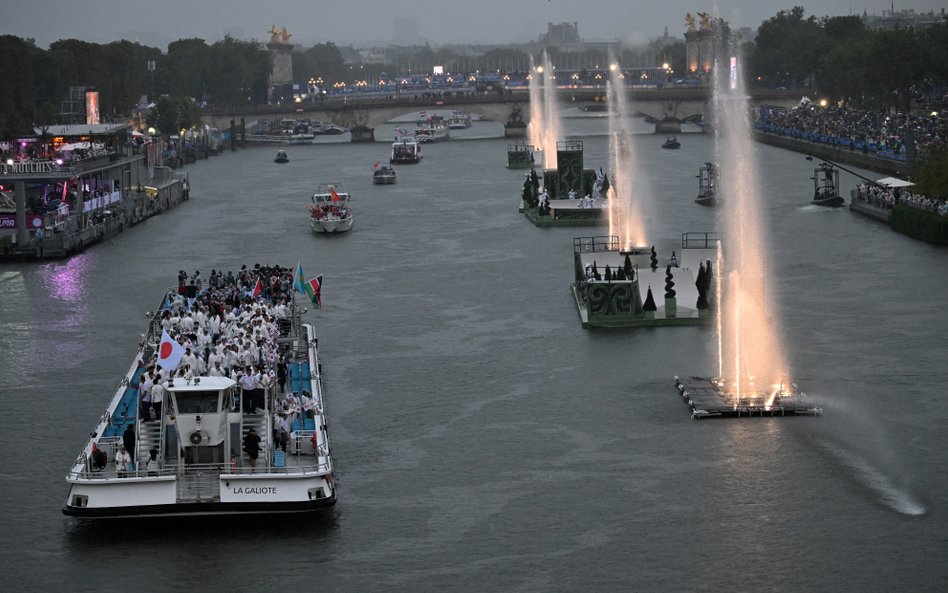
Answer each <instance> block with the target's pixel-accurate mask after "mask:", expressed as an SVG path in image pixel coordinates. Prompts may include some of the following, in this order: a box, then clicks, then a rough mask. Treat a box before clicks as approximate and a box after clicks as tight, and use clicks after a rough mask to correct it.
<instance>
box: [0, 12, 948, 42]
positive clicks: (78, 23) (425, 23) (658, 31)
mask: <svg viewBox="0 0 948 593" xmlns="http://www.w3.org/2000/svg"><path fill="white" fill-rule="evenodd" d="M321 4H322V3H321ZM715 4H716V3H715V2H714V0H711V1H705V2H702V1H700V0H687V1H686V0H667V1H665V2H662V3H650V2H634V1H629V0H589V1H588V2H585V3H583V4H582V6H580V5H578V3H576V2H575V1H567V0H520V2H517V3H510V2H507V1H505V0H479V1H478V2H457V1H454V0H449V1H448V2H443V1H441V2H438V1H435V0H401V2H399V3H398V5H397V6H398V10H391V8H390V7H386V8H387V10H380V7H379V3H378V2H377V0H374V1H370V0H349V1H348V2H346V3H340V4H339V5H338V6H335V7H329V6H328V5H317V4H315V3H312V2H307V1H306V0H275V1H274V2H271V3H261V2H251V1H248V0H230V1H228V2H222V1H219V0H204V1H202V2H189V1H185V0H165V1H164V2H160V3H159V2H146V1H143V0H126V1H124V2H121V3H115V2H111V1H108V0H84V1H83V2H82V3H81V8H80V5H77V4H67V3H65V2H62V1H61V0H34V1H33V2H30V3H26V4H21V5H19V6H18V7H17V10H16V11H5V14H4V19H3V20H2V22H0V34H4V35H15V36H17V37H22V38H32V39H35V40H36V43H37V45H38V46H40V47H44V48H45V47H48V46H49V44H50V43H52V42H54V41H57V40H59V39H80V40H83V41H90V42H94V43H109V42H112V41H117V40H120V39H128V40H131V41H138V42H140V43H142V44H143V45H149V46H153V47H159V48H161V49H162V50H166V49H167V45H168V43H170V42H172V41H176V40H178V39H185V38H193V37H198V38H202V39H205V40H206V41H208V42H209V43H212V42H214V41H217V40H219V39H222V38H223V37H224V35H231V36H232V37H235V38H238V39H256V40H258V41H267V40H269V31H270V27H271V26H273V25H276V26H277V27H278V28H283V27H286V28H287V30H288V31H289V32H290V33H291V34H292V35H293V37H292V39H291V41H292V42H293V43H294V44H297V45H301V46H303V47H310V46H312V45H314V44H317V43H325V42H333V43H335V44H337V45H357V46H366V45H390V44H393V43H396V42H398V43H402V44H404V43H405V42H406V41H409V40H410V39H411V38H412V37H414V38H415V43H419V44H424V43H430V44H431V45H447V44H483V45H501V44H511V43H526V42H531V41H536V40H537V38H538V36H539V35H540V34H542V33H545V32H546V29H547V23H560V22H570V23H572V22H576V23H577V24H578V29H579V35H580V36H581V37H582V38H583V39H584V40H595V41H606V40H609V41H622V42H625V43H627V44H629V45H637V44H641V43H644V42H646V41H647V40H648V39H651V38H655V37H658V36H661V35H662V33H663V32H664V30H665V27H667V28H668V34H669V35H670V36H672V37H680V36H681V35H682V34H683V33H684V31H685V29H686V27H685V20H684V17H685V14H686V13H688V12H690V13H692V14H695V13H697V12H702V11H706V12H709V13H711V14H712V15H714V16H720V17H722V18H724V19H725V20H727V21H728V23H730V24H731V26H732V27H735V28H736V27H752V28H753V29H756V28H757V27H758V26H760V24H761V22H763V21H764V20H766V19H769V18H770V17H772V16H774V15H775V14H776V13H777V12H778V11H780V10H789V9H791V8H792V7H794V6H797V5H798V6H802V7H803V8H804V9H805V10H806V14H807V15H814V16H817V17H821V16H826V15H829V16H837V15H849V14H853V15H862V14H863V11H866V12H868V13H869V14H876V15H881V14H882V13H883V11H889V10H891V9H892V8H893V7H894V9H895V10H896V11H897V12H898V11H902V10H914V11H915V12H925V13H927V12H929V11H935V12H936V13H941V12H942V11H943V10H944V8H945V7H946V3H945V0H912V1H910V2H904V1H903V2H892V1H891V0H818V1H814V0H755V1H750V0H730V1H729V0H721V1H720V2H717V6H718V7H719V9H718V10H715ZM411 22H414V23H416V29H415V31H409V32H406V31H404V30H402V29H403V28H404V27H405V26H409V28H411V25H410V24H409V23H411ZM397 24H400V26H396V25H397Z"/></svg>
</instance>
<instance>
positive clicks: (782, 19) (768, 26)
mask: <svg viewBox="0 0 948 593" xmlns="http://www.w3.org/2000/svg"><path fill="white" fill-rule="evenodd" d="M804 12H805V11H804V9H803V7H801V6H794V7H793V8H791V9H790V10H781V11H780V12H778V13H777V14H776V15H775V16H773V17H771V18H769V19H768V20H766V21H764V22H763V23H761V25H760V28H759V29H758V30H757V38H756V39H755V43H756V49H755V51H754V57H753V63H752V64H751V71H752V72H753V74H754V75H755V76H761V77H766V78H767V79H768V80H771V81H772V82H774V83H776V84H777V85H783V86H787V87H796V86H800V85H803V83H804V81H806V80H807V79H808V78H809V77H810V76H811V75H812V74H813V69H814V67H815V65H816V64H817V62H818V58H819V56H820V52H821V51H822V49H823V47H822V43H821V41H822V39H823V33H822V30H821V27H820V22H819V21H818V20H817V18H816V17H814V16H810V17H807V18H804Z"/></svg>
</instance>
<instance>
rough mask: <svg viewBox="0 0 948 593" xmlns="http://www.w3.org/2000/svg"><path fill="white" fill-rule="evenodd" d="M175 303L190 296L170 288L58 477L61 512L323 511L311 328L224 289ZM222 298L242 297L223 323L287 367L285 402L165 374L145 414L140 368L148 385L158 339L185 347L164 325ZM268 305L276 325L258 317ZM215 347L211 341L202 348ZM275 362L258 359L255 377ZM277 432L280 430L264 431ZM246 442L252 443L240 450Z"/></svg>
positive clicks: (328, 496) (330, 490)
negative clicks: (254, 338) (168, 336)
mask: <svg viewBox="0 0 948 593" xmlns="http://www.w3.org/2000/svg"><path fill="white" fill-rule="evenodd" d="M185 294H186V295H188V296H190V295H192V294H193V295H196V297H197V299H196V301H195V300H193V299H190V298H185V295H182V294H180V293H179V291H177V290H171V291H169V292H168V293H167V294H166V295H165V298H164V299H162V303H161V306H160V308H159V310H158V311H157V312H156V313H155V314H154V315H153V316H152V317H151V321H150V323H149V326H148V331H147V334H146V335H145V338H144V339H143V340H142V342H141V345H140V347H139V350H138V352H137V353H136V355H135V358H134V360H133V361H132V364H131V366H130V367H129V368H128V371H127V372H126V373H125V377H124V378H123V380H122V382H121V383H120V385H119V386H118V388H117V389H116V391H115V393H114V394H113V396H112V399H111V401H110V402H109V404H108V407H107V408H106V410H105V412H103V414H102V416H101V418H100V419H99V421H98V424H97V425H96V427H95V429H94V430H93V431H92V435H91V437H90V438H89V440H88V441H87V442H86V444H85V445H84V446H83V448H82V451H81V452H80V453H79V456H78V457H77V458H76V461H75V463H74V464H73V466H72V469H71V470H70V471H69V473H68V475H67V476H66V481H67V482H68V484H69V494H68V496H67V498H66V502H65V504H64V506H63V512H64V513H65V514H66V515H73V516H77V517H88V518H114V517H147V516H163V515H226V514H244V513H287V512H304V511H315V510H319V509H323V508H326V507H330V506H332V505H333V504H335V502H336V488H335V484H334V482H333V464H332V459H331V457H330V450H329V433H328V431H327V420H326V415H325V400H324V393H323V388H322V382H321V380H320V366H319V358H318V352H317V340H316V336H315V332H314V329H313V326H312V325H309V324H305V323H301V321H300V309H299V306H298V305H295V304H293V305H291V306H289V307H286V306H285V305H274V304H273V303H272V302H271V301H270V300H269V299H267V298H263V296H262V295H261V296H260V297H247V296H245V294H244V292H243V289H241V288H238V287H236V286H230V287H226V286H225V287H224V288H223V289H215V290H213V291H196V290H195V291H193V292H190V293H185ZM225 294H226V295H228V296H226V297H225V296H224V295H225ZM235 295H236V296H235ZM225 299H234V300H235V302H236V300H238V299H245V300H244V304H243V305H241V306H240V307H239V310H238V313H237V315H236V317H231V316H230V315H228V317H227V318H225V321H224V323H225V324H232V323H235V324H237V325H236V327H242V326H240V323H241V322H243V321H246V323H247V324H248V326H249V325H252V326H253V327H255V328H261V327H262V328H263V330H262V332H261V333H260V336H261V339H262V340H263V342H264V343H266V346H265V347H264V348H265V349H266V350H267V352H270V353H273V354H276V355H280V356H283V357H284V359H285V360H287V361H289V362H287V363H286V366H285V367H284V368H285V369H287V370H288V375H287V380H288V381H287V385H286V387H285V389H286V393H287V395H284V394H282V393H280V389H279V386H278V382H277V381H273V382H272V383H270V384H269V386H268V387H265V388H260V389H257V390H255V391H253V392H251V391H248V390H244V391H243V394H242V393H241V391H242V390H241V386H240V384H238V382H237V381H235V380H234V379H233V378H229V377H227V376H191V375H190V374H186V375H185V376H177V377H174V378H170V379H169V378H168V375H169V374H170V372H167V371H162V372H163V380H161V381H160V382H161V383H162V384H164V385H166V387H165V395H164V398H163V402H162V404H161V405H160V406H158V407H157V411H156V408H155V407H152V406H148V407H146V406H145V405H143V404H141V403H140V402H139V394H138V388H139V385H140V378H141V377H142V376H143V375H144V374H145V373H146V371H148V372H149V377H150V376H151V375H150V373H151V372H152V371H153V370H154V363H155V361H156V360H157V361H158V362H159V365H160V361H161V358H162V356H164V355H165V354H166V348H167V347H166V346H165V344H166V343H165V342H164V341H163V340H162V336H163V330H165V329H167V330H170V331H171V332H172V333H174V332H175V331H176V330H178V331H179V332H180V333H179V334H178V335H179V338H178V339H179V340H186V335H187V334H186V330H185V329H184V328H183V326H182V325H177V326H175V324H174V323H173V322H172V323H168V320H169V317H171V318H173V317H177V316H179V315H182V319H183V312H184V311H191V312H194V311H195V309H196V308H199V310H200V311H202V312H203V311H213V310H214V308H215V307H219V306H220V303H226V302H230V301H228V300H225ZM195 302H196V303H199V304H200V305H199V307H195V305H194V303H195ZM212 303H217V304H216V305H215V304H212ZM228 307H229V305H228ZM276 307H281V309H280V311H281V312H282V314H283V315H284V316H283V317H282V318H280V316H273V317H271V316H270V314H271V313H275V311H276ZM264 312H267V314H266V315H264V314H263V313H264ZM195 314H196V313H195ZM182 323H183V322H182ZM223 342H224V339H223V338H221V339H220V340H218V343H219V344H220V345H221V346H223V345H224V344H223ZM216 346H217V344H215V343H214V342H211V350H212V351H213V350H214V349H215V348H216ZM278 361H279V358H277V356H271V357H270V360H269V361H267V360H266V358H264V362H263V365H261V366H262V368H264V369H265V371H264V372H267V371H272V370H273V369H274V366H275V364H280V363H279V362H278ZM242 365H243V363H242V362H240V363H237V364H236V365H235V368H238V367H241V366H242ZM210 374H214V375H216V373H214V372H212V373H210ZM291 393H295V395H290V394H291ZM307 393H308V394H309V395H307ZM248 394H250V395H249V397H248ZM304 396H305V397H304ZM258 402H259V403H258ZM294 402H297V403H298V404H299V406H298V407H294ZM258 406H259V409H251V408H256V407H258ZM286 410H290V415H292V417H290V416H289V415H288V414H287V413H286ZM278 417H279V418H280V420H279V421H278ZM281 423H285V424H284V426H285V427H288V428H289V431H288V432H283V431H280V432H276V431H275V430H273V428H274V427H275V426H279V425H280V424H281ZM253 434H256V435H257V436H258V437H259V440H258V439H256V438H255V437H253V436H252V435H253ZM284 436H285V437H286V438H285V439H284ZM253 441H257V442H258V444H257V445H256V446H254V445H251V446H250V447H249V448H248V447H247V446H246V444H247V443H248V442H253ZM129 447H130V448H131V450H128V448H129ZM248 449H249V450H248ZM254 449H258V451H257V452H256V457H255V456H254ZM126 452H127V453H128V454H130V455H131V457H132V461H128V460H127V459H125V455H126ZM117 462H118V463H117Z"/></svg>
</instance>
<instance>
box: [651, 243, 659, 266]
mask: <svg viewBox="0 0 948 593" xmlns="http://www.w3.org/2000/svg"><path fill="white" fill-rule="evenodd" d="M650 262H651V265H652V271H653V272H654V271H655V270H657V269H658V254H657V253H655V246H654V245H652V257H651V259H650Z"/></svg>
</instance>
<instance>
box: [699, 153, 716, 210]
mask: <svg viewBox="0 0 948 593" xmlns="http://www.w3.org/2000/svg"><path fill="white" fill-rule="evenodd" d="M697 177H698V197H697V198H695V203H697V204H701V205H702V206H717V205H718V202H719V198H718V166H717V165H716V164H714V163H711V162H708V163H705V164H704V165H703V166H702V167H701V168H700V169H698V175H697Z"/></svg>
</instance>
